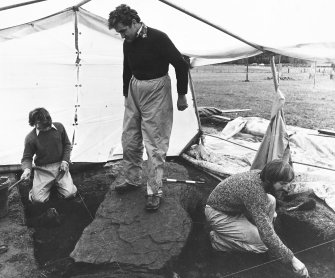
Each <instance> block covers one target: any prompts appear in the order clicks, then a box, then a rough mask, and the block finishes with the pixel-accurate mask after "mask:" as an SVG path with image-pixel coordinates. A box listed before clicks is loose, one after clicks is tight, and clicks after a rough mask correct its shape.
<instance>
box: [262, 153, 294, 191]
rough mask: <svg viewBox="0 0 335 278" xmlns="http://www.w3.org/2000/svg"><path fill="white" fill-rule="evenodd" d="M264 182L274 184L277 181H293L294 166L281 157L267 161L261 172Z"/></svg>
mask: <svg viewBox="0 0 335 278" xmlns="http://www.w3.org/2000/svg"><path fill="white" fill-rule="evenodd" d="M260 178H261V180H262V181H263V182H265V183H267V184H269V185H273V184H275V183H276V182H279V181H282V182H291V181H292V180H293V179H294V170H293V168H292V166H291V165H290V164H289V163H288V162H285V161H283V160H281V159H274V160H272V161H271V162H269V163H267V164H266V165H265V167H264V168H263V170H262V171H261V173H260Z"/></svg>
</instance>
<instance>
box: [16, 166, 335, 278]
mask: <svg viewBox="0 0 335 278" xmlns="http://www.w3.org/2000/svg"><path fill="white" fill-rule="evenodd" d="M180 165H183V166H184V167H186V168H187V170H188V177H187V178H188V179H194V180H206V186H200V187H198V188H197V190H198V192H199V194H201V196H202V198H201V201H200V202H199V203H198V204H197V209H196V210H194V211H193V212H192V213H191V215H190V216H191V218H192V221H193V228H192V232H191V234H190V236H189V239H188V241H187V243H186V246H185V248H184V249H183V252H182V253H181V254H180V256H179V258H177V259H176V260H175V261H173V262H171V263H170V264H169V265H167V266H166V269H164V270H163V272H162V275H159V276H152V275H150V274H148V275H147V276H142V275H137V274H133V275H130V274H125V273H122V271H121V272H120V270H119V269H117V268H115V266H93V265H87V264H78V263H74V262H73V260H72V259H71V258H70V257H69V254H70V253H71V251H72V250H73V248H74V246H75V244H76V242H77V241H78V239H79V238H80V236H81V233H82V231H83V229H84V228H85V227H86V226H87V225H88V224H90V223H91V221H92V220H93V218H94V215H95V212H96V210H97V208H98V207H99V204H100V203H101V202H102V201H103V199H104V196H105V194H106V192H107V191H108V189H109V186H110V185H111V184H112V182H113V181H114V180H115V176H116V173H115V171H114V170H113V169H114V168H113V167H102V165H96V166H95V167H93V168H85V167H81V169H80V171H72V176H73V179H74V183H75V184H76V185H77V186H78V189H79V193H80V195H79V198H80V200H78V199H77V200H60V199H58V198H56V197H55V196H56V194H53V196H54V197H53V198H51V200H50V202H49V203H48V205H46V206H40V207H36V206H32V205H30V204H29V203H28V202H27V196H28V191H29V186H24V185H21V186H20V194H21V199H22V202H23V205H24V207H25V216H26V219H27V223H28V224H29V225H32V226H33V227H32V231H33V242H34V253H35V259H36V261H37V264H38V273H37V274H36V276H34V277H36V278H37V277H48V278H56V277H57V278H59V277H77V278H79V277H81V278H84V277H86V278H88V277H91V278H94V277H96V278H97V277H101V278H102V277H118V278H121V277H128V278H129V277H147V278H148V277H150V278H151V277H173V278H177V277H181V278H198V277H204V278H224V277H243V278H244V277H245V278H247V277H275V278H281V277H282V278H284V277H285V278H286V277H295V276H294V275H293V274H292V271H291V269H290V268H289V267H287V266H285V265H283V264H281V263H280V262H278V261H275V260H273V259H272V258H270V257H269V256H268V254H262V255H255V254H248V253H221V252H216V251H214V250H213V249H212V248H211V246H210V243H209V239H208V232H209V227H208V226H207V224H206V221H205V218H204V214H203V206H204V204H205V201H206V199H207V196H208V195H209V193H210V192H211V190H212V189H213V188H214V187H215V186H216V185H217V183H218V181H217V180H216V179H214V178H213V177H211V176H209V175H207V174H206V173H204V172H202V171H200V170H198V169H196V168H195V167H194V166H192V165H189V164H187V163H186V162H185V161H183V160H181V159H172V160H169V162H168V163H167V166H166V173H167V174H168V173H174V172H175V171H177V170H178V167H180ZM81 199H82V200H84V202H80V201H81ZM50 207H55V208H56V210H57V211H58V212H59V214H60V217H59V220H60V223H43V221H42V222H41V221H40V222H39V221H36V219H38V216H39V215H41V214H43V212H45V211H46V210H47V209H48V208H50ZM303 237H304V235H301V238H303ZM295 239H296V237H295ZM283 240H284V241H285V242H287V245H288V246H289V247H290V248H291V249H292V250H293V251H299V250H301V249H302V245H301V244H300V242H298V241H297V240H294V241H290V240H289V238H283ZM304 246H305V245H304ZM330 247H331V245H329V244H325V245H321V246H319V247H315V248H311V249H309V248H305V249H308V250H306V251H304V252H301V253H299V254H298V255H297V256H298V257H299V258H300V259H301V260H302V261H303V262H304V263H305V264H306V265H307V267H308V269H309V272H310V274H311V277H323V278H331V277H334V273H335V264H334V253H333V252H332V250H331V248H330ZM16 259H17V260H20V259H23V258H20V257H17V258H16ZM34 277H33V278H34Z"/></svg>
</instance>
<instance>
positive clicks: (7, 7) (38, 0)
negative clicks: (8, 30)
mask: <svg viewBox="0 0 335 278" xmlns="http://www.w3.org/2000/svg"><path fill="white" fill-rule="evenodd" d="M43 1H47V0H34V1H29V2H24V3H19V4H14V5H10V6H6V7H2V8H0V11H4V10H9V9H13V8H17V7H21V6H26V5H30V4H35V3H38V2H43Z"/></svg>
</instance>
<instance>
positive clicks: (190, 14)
mask: <svg viewBox="0 0 335 278" xmlns="http://www.w3.org/2000/svg"><path fill="white" fill-rule="evenodd" d="M158 1H160V2H162V3H164V4H166V5H168V6H171V7H173V8H175V9H177V10H179V11H181V12H183V13H185V14H187V15H189V16H191V17H194V18H196V19H198V20H200V21H202V22H204V23H206V24H208V25H210V26H212V27H214V28H215V29H217V30H219V31H221V32H223V33H226V34H227V35H229V36H231V37H234V38H235V39H237V40H239V41H241V42H244V43H245V44H247V45H250V46H251V47H253V48H256V49H258V50H260V51H262V52H264V49H263V47H261V46H259V45H256V44H253V43H251V42H248V41H246V40H245V39H243V38H241V37H239V36H237V35H235V34H233V33H231V32H229V31H227V30H225V29H223V28H222V27H219V26H217V25H215V24H214V23H211V22H209V21H208V20H206V19H203V18H201V17H199V16H197V15H195V14H193V13H191V12H189V11H187V10H185V9H183V8H181V7H178V6H177V5H175V4H172V3H170V2H169V1H166V0H158Z"/></svg>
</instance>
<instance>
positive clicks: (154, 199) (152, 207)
mask: <svg viewBox="0 0 335 278" xmlns="http://www.w3.org/2000/svg"><path fill="white" fill-rule="evenodd" d="M146 197H147V203H146V205H145V209H146V210H149V211H156V210H158V208H159V206H160V204H161V197H160V196H157V195H148V196H146Z"/></svg>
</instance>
